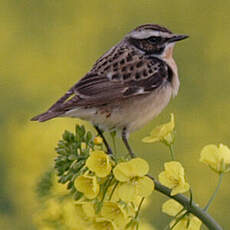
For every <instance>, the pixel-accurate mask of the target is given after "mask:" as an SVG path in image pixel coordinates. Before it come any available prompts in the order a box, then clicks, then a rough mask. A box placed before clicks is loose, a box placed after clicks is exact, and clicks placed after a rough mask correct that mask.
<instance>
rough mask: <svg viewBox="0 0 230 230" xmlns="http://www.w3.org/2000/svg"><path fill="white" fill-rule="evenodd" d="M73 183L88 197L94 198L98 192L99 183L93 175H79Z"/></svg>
mask: <svg viewBox="0 0 230 230" xmlns="http://www.w3.org/2000/svg"><path fill="white" fill-rule="evenodd" d="M74 185H75V187H76V189H77V190H78V191H79V192H82V193H83V194H84V195H85V197H86V198H88V199H94V198H95V197H96V196H97V195H98V193H99V184H98V183H97V179H96V177H94V176H85V175H83V176H79V177H77V179H76V180H75V182H74Z"/></svg>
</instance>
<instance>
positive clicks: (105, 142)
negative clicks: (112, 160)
mask: <svg viewBox="0 0 230 230" xmlns="http://www.w3.org/2000/svg"><path fill="white" fill-rule="evenodd" d="M94 128H95V129H96V130H97V133H98V135H99V136H100V137H101V138H102V140H103V142H104V144H105V147H106V149H107V153H108V154H109V155H113V152H112V150H111V148H110V146H109V144H108V142H107V141H106V139H105V137H104V135H103V132H102V130H101V129H100V128H99V127H98V126H96V125H94Z"/></svg>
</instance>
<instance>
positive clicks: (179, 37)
mask: <svg viewBox="0 0 230 230" xmlns="http://www.w3.org/2000/svg"><path fill="white" fill-rule="evenodd" d="M188 37H189V36H188V35H185V34H175V35H174V36H172V37H171V38H169V39H168V42H170V43H171V42H178V41H180V40H184V39H186V38H188Z"/></svg>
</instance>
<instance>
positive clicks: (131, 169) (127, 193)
mask: <svg viewBox="0 0 230 230" xmlns="http://www.w3.org/2000/svg"><path fill="white" fill-rule="evenodd" d="M148 171H149V165H148V163H147V162H146V161H145V160H143V159H141V158H135V159H132V160H130V161H128V162H122V163H119V164H118V165H117V166H116V167H115V168H114V170H113V173H114V176H115V178H116V179H117V180H118V181H120V182H121V183H120V184H119V186H118V188H117V189H118V196H119V197H120V199H121V200H123V201H126V202H130V201H135V200H136V199H137V196H141V197H147V196H149V195H150V194H151V193H152V191H153V189H154V183H153V181H152V180H151V179H150V178H148V177H147V176H145V175H146V174H147V173H148Z"/></svg>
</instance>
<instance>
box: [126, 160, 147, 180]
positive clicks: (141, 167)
mask: <svg viewBox="0 0 230 230" xmlns="http://www.w3.org/2000/svg"><path fill="white" fill-rule="evenodd" d="M128 164H130V165H131V167H132V174H133V176H139V177H142V176H144V175H146V174H147V173H148V171H149V164H148V162H147V161H145V160H144V159H141V158H134V159H132V160H131V161H129V162H128Z"/></svg>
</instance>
